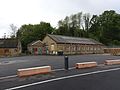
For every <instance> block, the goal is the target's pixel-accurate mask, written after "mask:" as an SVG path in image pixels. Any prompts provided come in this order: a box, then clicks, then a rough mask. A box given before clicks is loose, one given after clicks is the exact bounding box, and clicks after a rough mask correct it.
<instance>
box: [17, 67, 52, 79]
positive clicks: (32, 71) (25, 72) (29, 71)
mask: <svg viewBox="0 0 120 90" xmlns="http://www.w3.org/2000/svg"><path fill="white" fill-rule="evenodd" d="M49 72H51V66H42V67H33V68H25V69H18V70H17V75H18V76H19V77H24V76H32V75H37V74H46V73H49Z"/></svg>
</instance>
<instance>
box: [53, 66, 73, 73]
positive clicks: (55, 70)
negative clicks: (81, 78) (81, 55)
mask: <svg viewBox="0 0 120 90" xmlns="http://www.w3.org/2000/svg"><path fill="white" fill-rule="evenodd" d="M72 69H75V67H71V68H69V70H72ZM63 70H65V69H64V68H62V69H54V70H52V71H53V72H57V71H63Z"/></svg>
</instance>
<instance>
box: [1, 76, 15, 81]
mask: <svg viewBox="0 0 120 90" xmlns="http://www.w3.org/2000/svg"><path fill="white" fill-rule="evenodd" d="M13 77H17V75H12V76H6V77H0V80H2V79H8V78H13Z"/></svg>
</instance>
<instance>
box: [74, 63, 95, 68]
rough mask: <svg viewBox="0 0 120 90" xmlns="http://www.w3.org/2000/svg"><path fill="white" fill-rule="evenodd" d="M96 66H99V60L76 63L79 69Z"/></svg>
mask: <svg viewBox="0 0 120 90" xmlns="http://www.w3.org/2000/svg"><path fill="white" fill-rule="evenodd" d="M96 66H97V62H83V63H76V65H75V67H76V68H77V69H80V68H91V67H96Z"/></svg>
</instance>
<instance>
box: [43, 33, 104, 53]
mask: <svg viewBox="0 0 120 90" xmlns="http://www.w3.org/2000/svg"><path fill="white" fill-rule="evenodd" d="M43 43H45V44H46V46H47V47H48V50H49V53H50V54H58V53H61V52H63V53H64V54H89V53H91V54H93V53H94V54H95V53H96V54H100V53H104V50H103V48H104V45H103V44H102V43H99V42H97V41H95V40H93V39H90V38H80V37H70V36H62V35H50V34H48V35H47V36H46V37H45V38H44V39H43Z"/></svg>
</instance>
